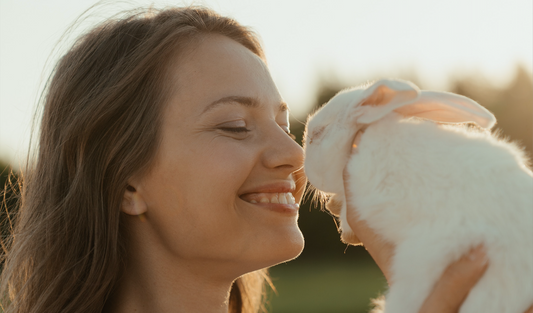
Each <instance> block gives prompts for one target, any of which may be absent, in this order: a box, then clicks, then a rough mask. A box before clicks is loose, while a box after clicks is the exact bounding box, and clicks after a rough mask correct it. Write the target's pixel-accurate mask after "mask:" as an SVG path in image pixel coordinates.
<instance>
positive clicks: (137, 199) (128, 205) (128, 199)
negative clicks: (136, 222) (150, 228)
mask: <svg viewBox="0 0 533 313" xmlns="http://www.w3.org/2000/svg"><path fill="white" fill-rule="evenodd" d="M120 210H121V211H122V212H124V213H126V214H128V215H134V216H138V215H141V214H144V213H146V203H145V202H144V200H143V199H142V197H141V196H140V195H139V192H137V190H136V189H135V188H134V187H133V186H131V185H128V187H126V191H124V198H122V205H121V206H120Z"/></svg>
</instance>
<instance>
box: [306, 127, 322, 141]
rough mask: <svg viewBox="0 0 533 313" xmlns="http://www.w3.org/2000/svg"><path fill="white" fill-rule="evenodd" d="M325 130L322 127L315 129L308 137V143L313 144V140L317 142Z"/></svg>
mask: <svg viewBox="0 0 533 313" xmlns="http://www.w3.org/2000/svg"><path fill="white" fill-rule="evenodd" d="M325 129H326V126H322V127H320V128H318V129H315V130H314V131H313V133H312V134H311V136H310V137H309V143H313V140H317V139H319V138H320V135H322V133H324V130H325Z"/></svg>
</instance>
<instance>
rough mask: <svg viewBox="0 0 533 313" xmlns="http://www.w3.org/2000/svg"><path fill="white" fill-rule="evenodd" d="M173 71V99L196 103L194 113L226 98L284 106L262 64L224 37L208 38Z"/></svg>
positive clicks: (247, 51)
mask: <svg viewBox="0 0 533 313" xmlns="http://www.w3.org/2000/svg"><path fill="white" fill-rule="evenodd" d="M173 69H174V71H175V73H174V75H172V77H173V82H172V84H174V85H175V87H174V88H172V89H173V90H175V91H176V92H175V95H174V96H173V97H172V98H173V99H174V100H179V102H181V103H183V102H190V103H191V104H192V103H194V111H197V110H201V111H203V110H205V109H206V108H207V107H208V106H209V105H211V104H212V103H213V102H215V101H217V100H219V99H223V98H227V97H242V98H250V99H257V100H260V102H267V103H277V104H278V105H279V104H280V103H282V102H283V100H282V98H281V95H280V94H279V92H278V90H277V88H276V85H275V84H274V82H273V80H272V78H271V76H270V73H269V71H268V69H267V67H266V65H265V63H264V62H263V60H262V59H261V58H260V57H259V56H257V55H255V54H254V53H253V52H251V51H250V50H248V49H247V48H246V47H244V46H242V45H241V44H239V43H237V42H236V41H233V40H232V39H229V38H227V37H224V36H220V35H212V36H206V38H204V39H203V40H201V41H200V42H199V43H198V44H197V45H195V46H194V47H193V48H192V49H191V50H190V51H188V53H186V54H185V55H183V54H182V55H181V59H179V60H178V62H176V66H175V67H174V68H173ZM191 109H193V108H191Z"/></svg>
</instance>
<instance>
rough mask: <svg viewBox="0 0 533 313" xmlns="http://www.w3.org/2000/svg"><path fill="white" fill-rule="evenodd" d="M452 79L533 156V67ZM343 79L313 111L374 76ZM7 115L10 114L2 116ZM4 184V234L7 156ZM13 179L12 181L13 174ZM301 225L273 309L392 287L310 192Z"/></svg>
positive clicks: (342, 308)
mask: <svg viewBox="0 0 533 313" xmlns="http://www.w3.org/2000/svg"><path fill="white" fill-rule="evenodd" d="M461 77H462V78H460V79H455V80H453V81H452V83H451V84H450V86H452V87H451V88H450V90H448V91H451V92H456V93H459V94H462V95H465V96H468V97H470V98H472V99H474V100H476V101H478V102H479V103H480V104H482V105H484V106H485V107H487V108H488V109H489V110H490V111H492V112H493V113H494V114H495V115H496V118H497V120H498V123H497V125H496V129H497V130H498V131H499V132H501V135H502V136H504V137H507V138H510V139H511V140H513V141H516V142H518V143H519V144H520V145H521V146H523V147H524V149H525V150H526V151H527V153H528V155H529V156H530V157H531V155H532V152H533V81H532V77H531V72H530V71H529V70H528V69H526V68H525V67H523V66H520V65H517V67H516V70H515V75H514V79H512V80H511V81H510V83H508V84H507V85H504V86H494V85H492V84H491V83H489V82H488V81H487V80H484V79H483V77H480V76H479V75H477V74H476V73H472V74H471V75H462V76H461ZM377 78H379V77H367V78H365V79H361V80H354V81H340V80H336V79H331V76H330V78H329V79H322V82H321V84H320V87H319V88H318V89H317V90H316V96H315V101H314V104H313V105H310V107H309V112H312V111H314V110H315V109H316V108H318V107H320V106H321V105H322V104H324V103H325V102H327V100H329V99H330V98H331V97H332V96H333V95H334V94H335V93H337V92H338V91H339V90H341V89H343V88H345V87H349V86H355V85H359V84H361V83H364V82H365V81H367V80H368V79H377ZM397 78H402V79H407V80H411V81H413V82H414V83H416V84H417V85H418V86H419V87H420V88H421V89H424V83H423V82H421V81H419V79H417V77H416V76H414V75H406V76H404V77H397ZM0 118H1V119H7V118H9V116H1V117H0ZM305 119H306V115H303V116H293V117H292V121H291V129H292V132H293V134H294V135H295V136H296V140H297V141H298V142H299V143H301V139H302V134H303V130H304V124H303V122H304V121H305ZM0 171H1V175H0V186H6V189H5V192H4V194H3V197H2V198H3V199H4V201H3V204H2V211H1V213H0V221H2V223H1V228H2V229H1V233H2V238H5V236H7V235H8V233H9V229H10V219H8V218H7V216H8V213H7V212H9V215H12V214H14V212H16V199H17V194H18V187H17V185H16V181H15V179H16V177H17V176H19V175H21V173H18V172H12V170H11V167H10V165H9V164H8V163H7V162H6V161H2V160H0ZM11 172H12V173H13V175H12V177H11V181H12V184H9V183H7V182H8V174H9V173H11ZM300 212H301V213H300V220H299V224H300V228H301V229H302V232H303V234H304V237H305V240H306V246H305V249H304V251H303V253H302V255H301V256H300V257H299V258H298V259H296V260H294V261H291V262H287V263H284V264H280V265H277V266H275V267H273V268H271V271H270V272H271V276H272V278H273V282H274V285H275V287H276V289H277V292H270V296H269V309H270V312H273V313H298V312H306V313H312V312H335V313H342V312H352V313H353V312H356V313H358V312H361V313H362V312H368V310H369V303H370V299H371V298H375V297H377V296H378V295H379V294H380V293H384V292H385V291H386V282H385V280H384V278H383V276H382V274H381V272H380V271H379V269H378V268H377V266H376V265H375V263H374V262H373V261H372V259H371V258H370V256H369V255H368V254H367V252H366V250H365V249H364V248H363V247H353V246H346V245H344V244H342V243H341V242H340V240H339V235H338V233H337V229H336V226H335V225H336V224H335V222H334V220H333V218H332V217H331V216H330V215H329V214H328V213H326V212H325V211H323V209H322V208H320V207H317V206H316V205H312V204H311V201H310V199H309V197H308V198H307V199H306V201H304V203H302V205H301V210H300Z"/></svg>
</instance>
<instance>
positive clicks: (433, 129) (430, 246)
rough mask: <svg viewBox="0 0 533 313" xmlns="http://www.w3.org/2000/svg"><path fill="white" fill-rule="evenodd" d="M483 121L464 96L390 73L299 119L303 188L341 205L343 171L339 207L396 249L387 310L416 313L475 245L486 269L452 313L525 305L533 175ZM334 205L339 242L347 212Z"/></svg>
mask: <svg viewBox="0 0 533 313" xmlns="http://www.w3.org/2000/svg"><path fill="white" fill-rule="evenodd" d="M436 122H444V123H445V124H442V123H436ZM465 122H475V123H477V124H478V125H480V126H481V127H482V128H485V129H476V128H473V127H468V126H466V125H464V123H465ZM450 123H456V124H450ZM457 123H458V124H457ZM461 123H463V124H461ZM494 123H495V119H494V116H493V115H492V114H491V113H490V112H488V111H487V110H486V109H484V108H483V107H481V106H480V105H479V104H477V103H475V102H474V101H473V100H471V99H468V98H465V97H462V96H459V95H454V94H450V93H439V92H425V91H420V90H419V89H418V88H417V87H416V86H414V85H413V84H411V83H408V82H404V81H397V80H381V81H378V82H376V83H374V84H373V85H370V86H369V87H368V88H365V89H352V90H347V91H343V92H341V93H339V94H338V95H336V96H335V97H334V98H332V99H331V100H330V102H329V103H328V104H327V105H325V106H324V107H323V108H322V109H321V110H320V111H318V112H317V113H316V114H315V115H314V116H312V117H310V119H309V122H308V125H307V131H306V134H307V136H306V137H307V138H306V141H305V150H306V160H305V172H306V174H307V176H308V178H309V180H310V182H311V184H313V185H314V186H315V187H317V188H318V189H321V190H323V191H326V192H329V193H332V194H335V200H337V201H342V200H343V199H344V184H343V178H342V172H343V169H344V168H345V167H346V169H347V172H348V174H349V181H350V193H351V198H350V199H352V200H353V203H350V208H354V209H356V210H357V213H358V215H359V216H360V218H361V219H363V220H365V221H366V222H367V223H368V225H369V226H370V227H371V228H372V229H373V230H374V231H375V232H377V233H378V234H380V235H381V236H383V238H385V239H386V240H387V241H389V242H391V243H393V244H394V245H395V246H396V251H395V255H394V259H393V263H392V267H391V273H392V281H394V284H393V285H392V286H391V287H390V289H389V292H388V294H387V296H386V309H385V311H386V312H387V313H414V312H418V310H419V308H420V306H421V305H422V303H423V301H424V300H425V298H426V297H427V296H428V295H429V293H430V291H431V290H432V287H433V286H434V284H435V282H436V281H437V280H438V279H439V277H440V276H441V275H442V273H443V271H444V269H445V268H446V267H447V266H448V265H449V264H450V263H452V262H453V261H455V260H457V259H458V258H460V257H461V256H462V255H465V254H466V253H467V252H468V251H469V250H470V249H471V248H473V247H474V246H477V245H479V244H483V245H484V247H485V248H486V251H487V255H488V258H489V267H488V269H487V271H486V272H485V274H484V275H483V277H482V278H481V280H480V281H479V282H478V283H477V285H476V286H475V287H474V288H473V289H472V290H471V292H470V294H469V296H468V297H467V299H466V300H465V302H464V303H463V305H462V307H461V310H460V312H461V313H478V312H485V313H492V312H494V313H522V312H524V311H525V310H526V309H527V308H528V307H529V306H530V305H531V304H533V175H532V173H531V171H530V169H529V168H528V166H527V162H528V161H527V159H526V157H525V155H524V153H523V152H522V150H521V149H519V148H518V147H517V146H516V145H514V144H512V143H509V142H507V141H505V140H501V139H498V138H496V137H495V136H493V135H492V134H491V133H490V128H491V127H492V126H493V125H494ZM365 128H366V129H365ZM363 129H364V132H363V133H362V135H361V137H360V142H359V143H358V145H357V147H356V148H355V149H354V150H352V142H353V140H354V138H355V135H356V133H357V132H359V131H362V130H363ZM339 198H340V199H339ZM340 210H341V211H340V212H338V211H337V212H333V213H335V214H336V215H340V220H341V221H340V229H341V232H342V235H343V239H344V240H345V241H346V240H347V239H346V238H354V237H351V229H350V225H349V220H350V216H351V215H352V216H353V212H349V211H346V205H344V204H343V205H342V206H341V209H340ZM351 243H354V244H357V243H358V242H357V238H355V241H354V240H353V239H352V242H351Z"/></svg>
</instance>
